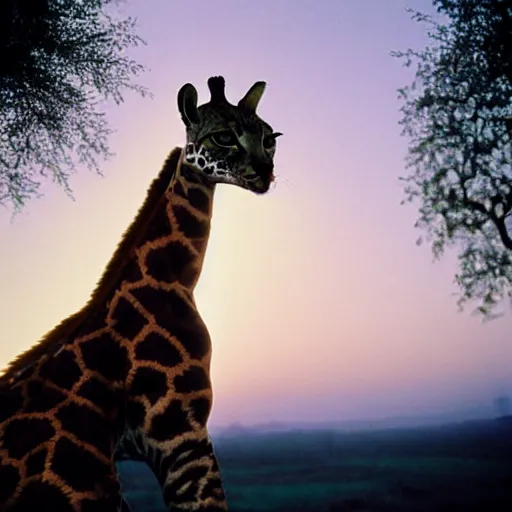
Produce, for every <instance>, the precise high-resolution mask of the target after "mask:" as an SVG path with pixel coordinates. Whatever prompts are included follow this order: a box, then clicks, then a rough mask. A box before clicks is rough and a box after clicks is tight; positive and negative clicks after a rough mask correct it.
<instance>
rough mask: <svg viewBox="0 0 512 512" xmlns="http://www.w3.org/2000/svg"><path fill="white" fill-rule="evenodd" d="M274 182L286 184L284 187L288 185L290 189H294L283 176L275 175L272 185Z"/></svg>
mask: <svg viewBox="0 0 512 512" xmlns="http://www.w3.org/2000/svg"><path fill="white" fill-rule="evenodd" d="M276 181H282V182H283V183H286V185H288V186H289V187H290V188H294V187H295V185H294V184H293V183H292V182H291V181H290V180H289V179H288V178H285V177H284V176H280V175H279V174H276V175H275V179H274V185H275V183H276Z"/></svg>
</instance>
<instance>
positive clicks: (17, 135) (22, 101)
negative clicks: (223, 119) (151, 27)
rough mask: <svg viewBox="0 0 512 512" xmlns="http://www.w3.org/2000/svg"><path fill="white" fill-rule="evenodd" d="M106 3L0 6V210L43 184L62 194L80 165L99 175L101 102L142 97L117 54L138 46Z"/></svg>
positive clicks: (105, 129) (43, 1) (103, 151)
mask: <svg viewBox="0 0 512 512" xmlns="http://www.w3.org/2000/svg"><path fill="white" fill-rule="evenodd" d="M113 3H115V2H114V0H37V1H33V0H2V1H1V2H0V205H4V206H8V205H11V206H12V207H13V208H14V209H15V210H16V209H19V208H20V207H22V206H23V204H24V203H25V202H26V200H27V199H29V198H31V197H33V196H37V195H39V194H40V192H39V187H40V185H41V183H42V181H44V179H45V178H48V177H49V178H53V179H54V180H55V181H56V182H58V183H59V184H60V185H62V186H63V187H64V188H65V189H66V190H67V191H68V192H69V191H70V189H69V185H68V178H69V176H70V174H71V173H73V172H75V171H76V170H77V167H78V166H80V165H84V164H85V166H87V167H88V168H90V169H94V170H96V171H97V172H99V160H100V159H104V158H107V157H109V156H110V155H111V153H110V150H109V145H108V136H109V134H110V133H111V130H110V129H109V126H108V123H107V121H106V119H105V114H104V112H103V111H102V107H103V104H104V102H105V101H108V100H113V101H114V102H115V103H117V104H119V103H120V102H121V101H122V99H123V96H122V94H123V93H124V91H126V90H129V89H131V90H135V91H137V92H139V93H141V94H143V95H144V94H146V92H147V91H146V90H145V89H144V88H143V87H142V86H140V85H137V84H134V83H133V82H132V79H133V78H134V77H135V76H138V75H139V74H140V73H141V72H142V71H143V66H141V65H139V64H138V63H136V62H135V61H133V60H132V59H130V58H129V57H128V56H127V55H126V53H125V52H126V50H127V49H129V48H131V47H134V46H137V45H139V44H140V43H143V41H142V40H141V39H140V38H139V37H138V36H137V35H135V34H134V27H135V20H133V19H132V18H124V19H118V17H115V16H114V15H113V10H112V9H111V7H113V5H112V4H113Z"/></svg>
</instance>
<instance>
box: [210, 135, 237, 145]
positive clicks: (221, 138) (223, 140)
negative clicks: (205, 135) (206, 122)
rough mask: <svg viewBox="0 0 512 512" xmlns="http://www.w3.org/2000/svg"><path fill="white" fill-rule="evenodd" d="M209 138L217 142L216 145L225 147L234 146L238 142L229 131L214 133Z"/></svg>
mask: <svg viewBox="0 0 512 512" xmlns="http://www.w3.org/2000/svg"><path fill="white" fill-rule="evenodd" d="M211 139H212V141H213V142H214V143H215V144H217V146H222V147H225V148H230V147H233V146H236V145H237V143H238V139H237V138H236V136H235V134H234V133H233V132H231V131H225V132H217V133H214V134H213V135H212V136H211Z"/></svg>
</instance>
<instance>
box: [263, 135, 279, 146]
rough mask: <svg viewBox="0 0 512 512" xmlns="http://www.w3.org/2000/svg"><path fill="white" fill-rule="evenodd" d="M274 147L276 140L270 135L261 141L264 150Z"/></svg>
mask: <svg viewBox="0 0 512 512" xmlns="http://www.w3.org/2000/svg"><path fill="white" fill-rule="evenodd" d="M275 145H276V139H274V137H272V136H271V135H270V136H268V137H265V138H264V139H263V147H264V148H265V149H270V148H273V147H274V146H275Z"/></svg>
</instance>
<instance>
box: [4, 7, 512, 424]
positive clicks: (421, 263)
mask: <svg viewBox="0 0 512 512" xmlns="http://www.w3.org/2000/svg"><path fill="white" fill-rule="evenodd" d="M292 5H293V8H291V6H292ZM414 5H415V7H418V8H420V9H429V6H430V2H429V1H426V0H422V1H415V2H414ZM406 6H407V4H406V3H405V2H403V1H401V0H396V1H393V2H383V1H381V0H357V1H356V0H345V1H343V2H342V1H338V2H333V1H329V0H322V1H321V0H310V1H309V0H294V2H285V1H282V2H277V1H275V0H261V1H260V2H249V1H246V0H244V1H240V0H223V1H222V2H211V1H208V0H196V1H195V2H187V1H185V0H173V1H172V2H169V1H168V0H152V2H144V7H140V5H139V3H138V2H133V1H132V2H128V3H127V5H126V6H125V7H124V8H123V9H124V11H125V12H127V13H129V14H132V15H135V16H137V17H138V18H139V32H140V34H141V35H142V36H143V37H144V38H145V39H146V40H147V42H148V45H147V46H146V47H143V48H141V49H139V50H137V51H136V57H137V58H138V59H139V60H140V61H142V62H143V63H145V64H147V65H148V66H149V67H150V72H149V73H147V74H146V75H145V76H143V78H142V81H143V83H144V84H145V85H147V86H148V87H149V88H150V89H151V90H152V91H153V93H154V95H155V98H154V99H153V100H143V99H141V98H139V97H135V96H132V95H129V96H128V97H127V98H126V102H125V103H124V105H122V106H121V107H120V108H114V107H112V108H111V109H110V110H109V117H110V121H111V123H112V126H113V127H114V128H116V130H117V133H116V134H115V136H114V137H113V138H112V139H111V142H112V149H113V150H114V151H115V152H116V157H115V158H113V159H112V160H111V161H109V162H107V163H106V164H105V165H104V167H103V171H104V178H100V177H98V176H96V175H94V174H91V173H87V172H86V171H84V172H83V173H81V174H79V175H77V176H75V177H74V178H73V179H72V181H71V185H72V188H73V190H74V192H75V198H76V201H75V202H73V201H71V200H70V199H69V198H68V197H67V196H66V195H65V194H64V192H63V191H62V190H61V189H59V188H57V187H55V186H46V187H45V189H44V190H45V193H46V195H45V197H44V198H43V199H41V200H37V201H36V200H35V201H32V202H31V203H30V204H29V205H28V207H27V208H26V209H25V211H24V212H23V213H22V214H21V215H20V216H18V217H17V218H15V220H14V222H10V217H9V214H8V212H6V211H5V212H3V214H1V216H0V236H1V240H2V244H1V248H0V282H1V283H2V288H1V291H0V308H1V311H2V322H1V323H0V338H1V339H2V343H1V345H0V367H3V366H5V365H6V364H7V362H8V361H9V360H10V359H11V358H13V357H14V356H15V355H16V354H17V353H19V352H20V351H22V350H25V349H26V348H28V347H29V346H31V345H32V344H34V343H35V342H36V341H37V340H38V339H39V338H40V337H41V335H42V334H44V333H45V332H46V331H47V330H49V329H51V328H52V327H53V326H54V325H55V324H56V323H58V322H59V321H60V320H61V319H63V318H64V317H66V316H68V315H69V314H71V313H73V312H74V311H76V310H77V309H78V308H80V307H81V306H82V305H83V303H84V302H85V301H86V300H87V298H88V296H89V293H90V292H91V291H92V289H93V287H94V285H95V283H96V281H97V280H98V279H99V277H100V275H101V273H102V271H103V268H104V266H105V265H106V263H107V262H108V260H109V258H110V255H111V253H112V251H113V250H114V248H115V246H116V244H117V243H118V241H119V239H120V236H121V234H122V232H123V231H124V229H125V228H126V227H127V225H128V224H129V223H130V221H131V219H132V218H133V216H134V215H135V213H136V211H137V209H138V207H139V206H140V204H141V202H142V201H143V199H144V196H145V193H146V189H147V187H148V185H149V183H150V181H151V180H152V178H153V177H154V176H155V175H156V174H157V173H158V171H159V170H160V168H161V165H162V163H163V161H164V159H165V157H166V155H167V153H168V152H169V151H170V150H171V149H172V148H173V147H174V146H177V145H182V144H183V142H184V130H183V126H182V123H181V120H180V117H179V114H178V111H177V108H176V94H177V91H178V89H179V88H180V87H181V85H183V84H184V83H185V82H192V83H193V84H194V85H195V86H196V87H197V89H198V91H199V93H200V101H206V100H207V98H208V95H207V93H206V79H207V78H208V77H209V76H212V75H218V74H222V75H224V76H225V77H226V81H227V94H228V98H230V99H231V101H232V102H235V101H237V100H238V99H239V98H240V97H241V96H242V95H243V94H244V93H245V91H246V90H247V89H248V87H249V86H251V85H252V84H253V83H254V82H255V81H257V80H265V81H267V83H268V87H267V90H266V92H265V95H264V97H263V99H262V102H261V106H260V115H261V116H262V117H263V118H264V119H265V120H267V121H268V122H269V123H270V124H271V125H272V126H273V128H275V129H276V130H279V131H282V132H284V134H285V135H284V136H283V137H281V138H280V139H279V143H278V150H277V156H276V167H277V173H278V175H279V176H278V180H277V185H276V187H275V189H274V190H273V191H272V192H271V193H270V194H269V195H267V196H263V197H258V196H255V195H252V194H251V193H249V192H247V191H243V190H238V189H235V188H234V187H230V186H227V185H225V186H220V187H219V189H218V191H217V193H216V203H215V207H214V221H213V230H212V238H211V242H210V246H209V250H208V254H207V259H206V263H205V268H204V273H203V276H202V279H201V281H200V284H199V286H198V289H197V302H198V304H199V307H200V310H201V313H202V315H203V317H204V319H205V321H206V323H207V325H208V326H209V329H210V332H211V335H212V338H213V343H214V355H213V366H212V373H213V381H214V391H215V404H214V412H213V415H212V420H211V421H212V424H214V425H222V424H229V423H231V422H240V423H245V424H250V423H255V422H266V421H274V420H282V421H293V420H306V421H309V420H344V419H358V418H372V417H382V416H386V415H390V416H393V415H406V416H415V415H420V416H424V415H431V414H444V413H451V412H458V411H465V412H466V413H467V415H468V416H470V415H483V414H491V413H492V408H491V403H492V399H493V398H494V397H495V396H496V394H498V393H503V392H509V393H511V392H512V379H511V377H510V376H511V374H512V373H511V369H512V342H511V339H510V322H511V315H510V313H509V314H507V316H505V317H504V318H501V319H499V320H497V321H494V322H491V323H489V324H485V325H483V324H482V323H481V322H480V320H479V319H478V318H475V317H472V316H471V315H470V312H469V311H467V312H464V313H458V311H457V307H456V304H455V298H454V297H453V296H452V294H453V293H454V292H455V291H456V288H455V287H454V285H453V284H452V281H453V275H454V272H455V270H456V259H455V254H451V255H450V254H449V255H447V257H445V258H444V259H443V260H442V261H441V262H439V263H435V264H433V263H432V256H431V253H430V251H429V249H428V248H427V247H426V246H422V247H417V246H416V245H415V240H416V238H417V237H418V236H419V235H420V232H419V231H417V230H415V229H414V228H413V224H414V221H415V219H416V206H407V207H404V206H400V200H401V199H402V188H401V184H400V183H399V181H398V177H399V176H401V175H404V174H405V170H404V162H403V158H404V155H405V152H406V140H405V139H402V138H401V137H400V135H399V134H400V128H399V126H398V124H397V121H398V119H399V112H398V109H399V103H398V101H397V95H396V89H397V88H398V87H400V86H403V85H405V84H407V83H409V82H410V80H411V78H412V75H411V70H406V69H403V68H402V67H401V66H400V62H399V61H397V60H396V59H393V58H391V57H390V56H389V51H390V50H393V49H405V48H407V47H409V46H412V47H418V48H419V47H421V46H423V45H424V43H425V42H426V38H425V35H424V32H423V28H422V27H421V26H420V25H418V24H416V23H414V22H412V21H410V20H409V17H408V14H407V13H406V12H405V7H406Z"/></svg>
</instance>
